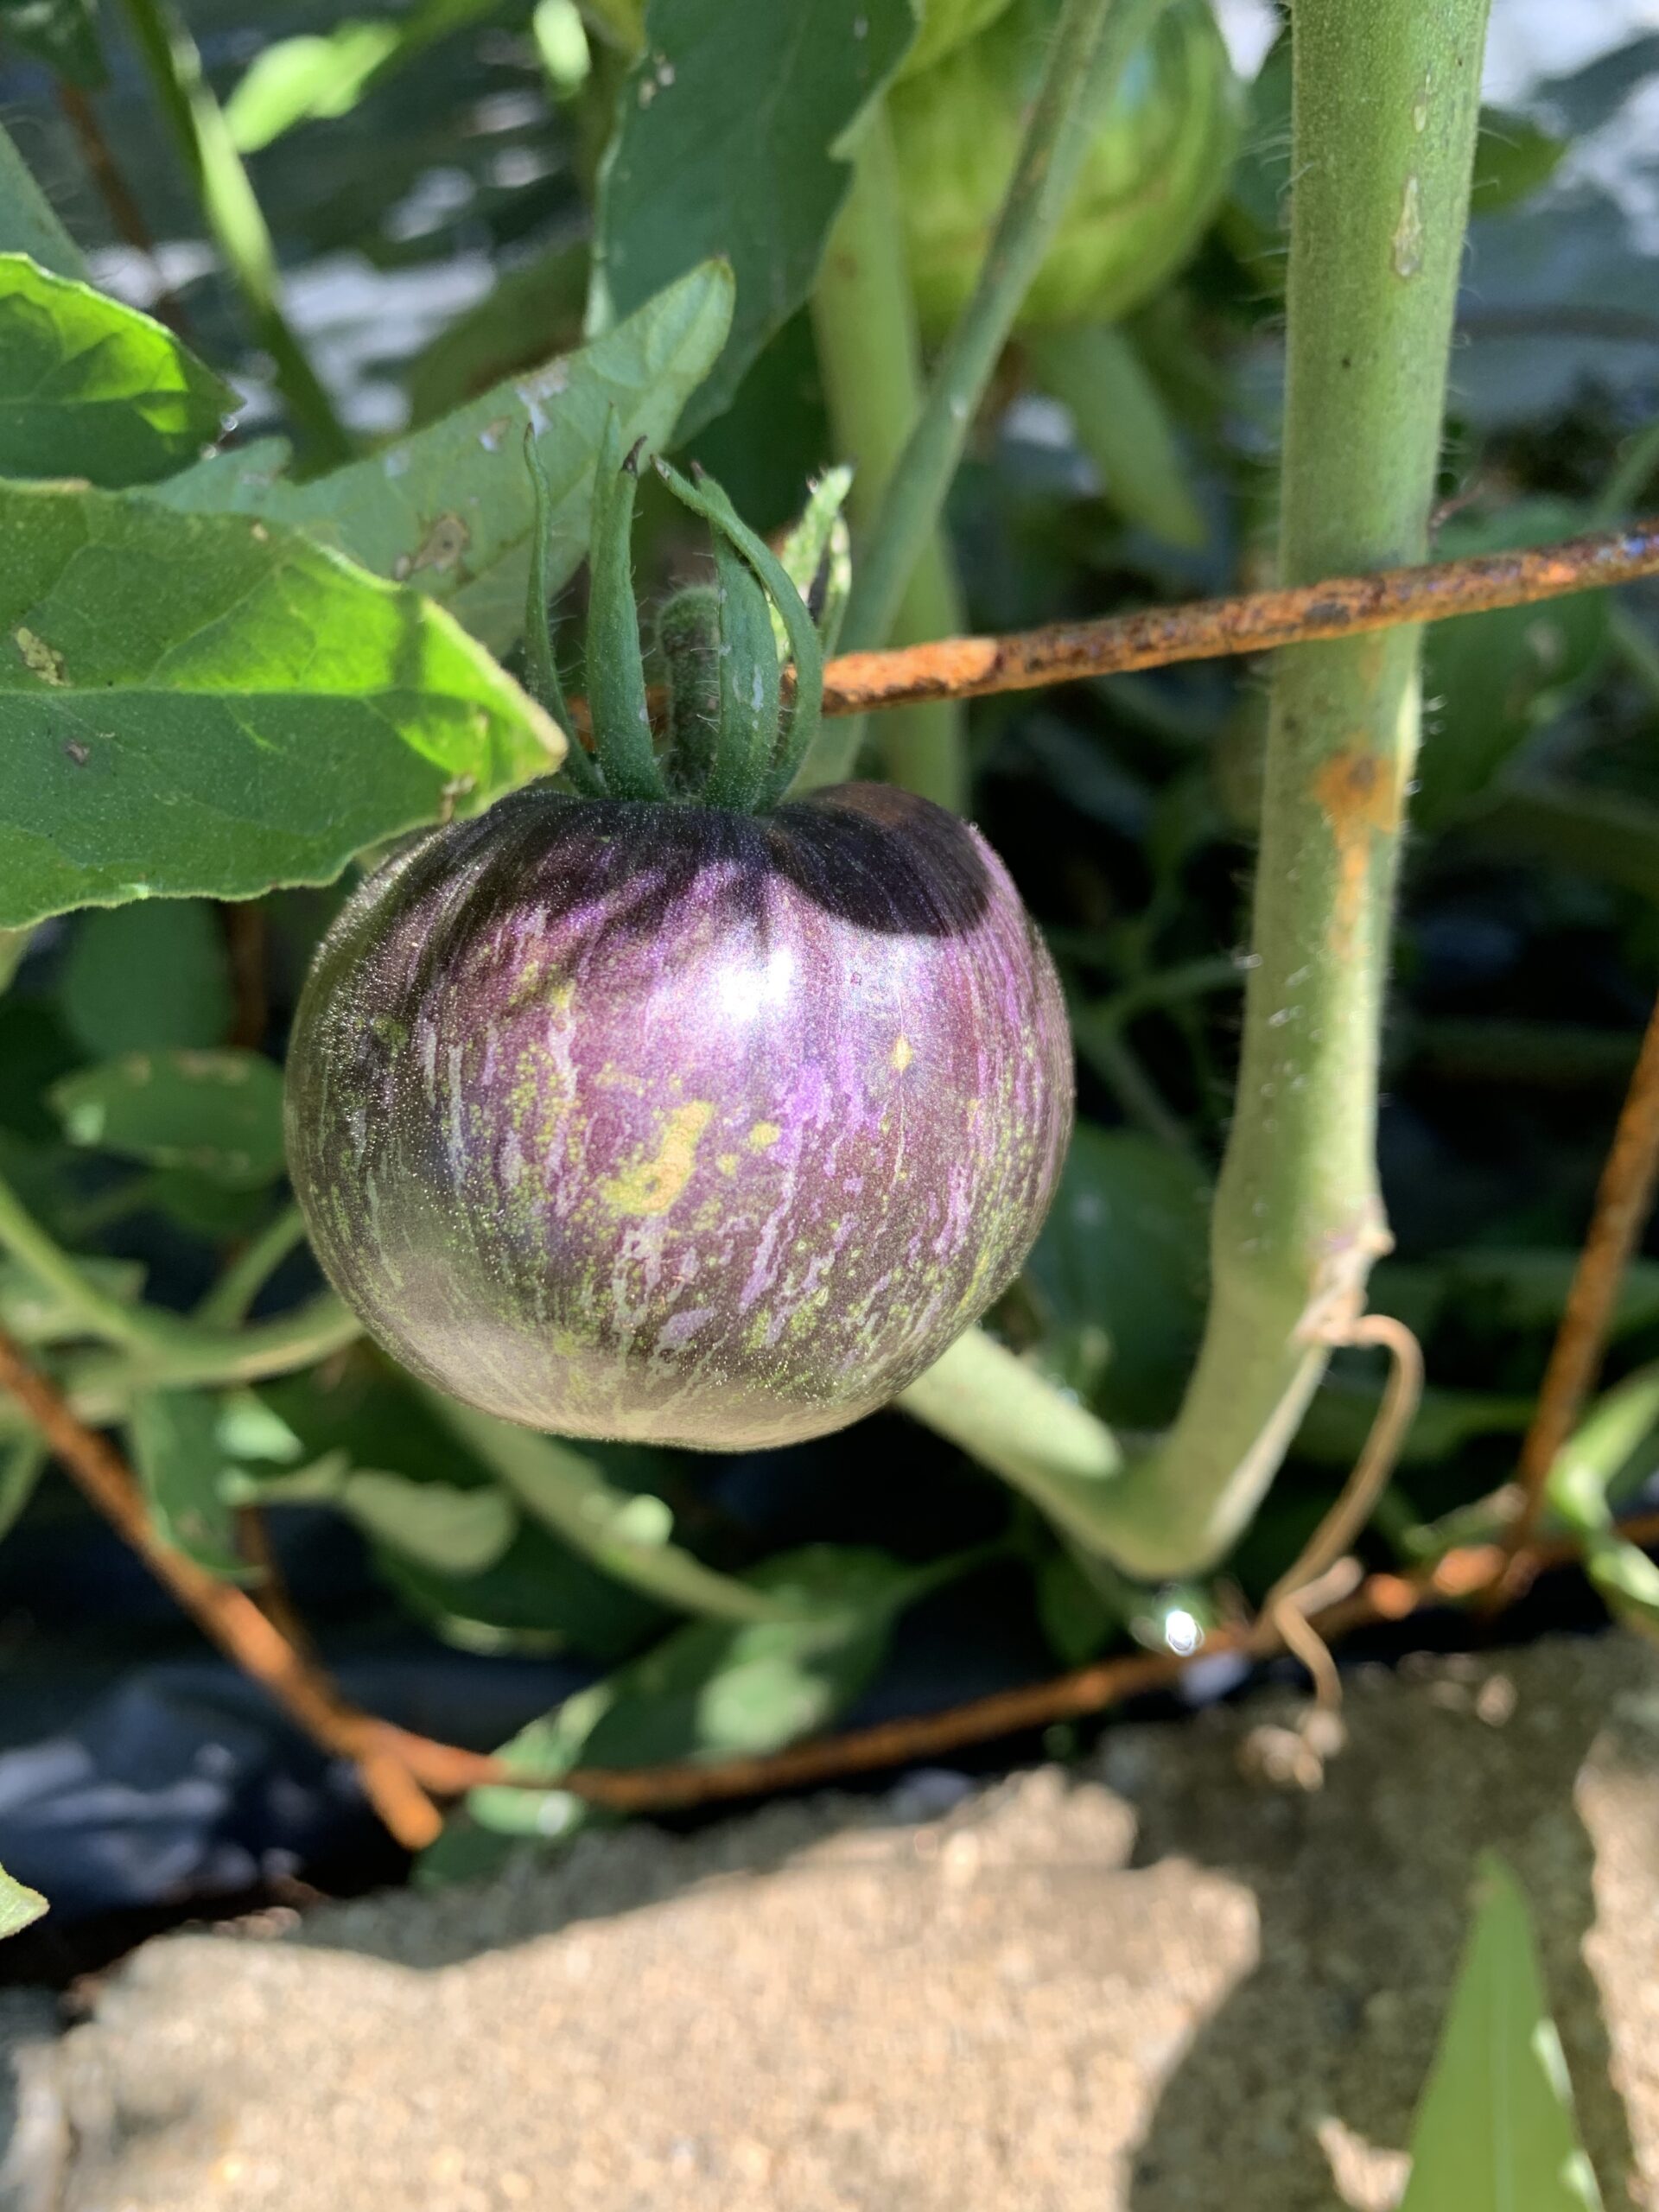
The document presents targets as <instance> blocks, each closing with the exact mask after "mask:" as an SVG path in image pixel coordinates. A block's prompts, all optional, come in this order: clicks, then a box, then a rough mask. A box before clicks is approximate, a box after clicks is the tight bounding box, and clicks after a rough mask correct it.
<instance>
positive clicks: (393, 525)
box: [148, 262, 732, 652]
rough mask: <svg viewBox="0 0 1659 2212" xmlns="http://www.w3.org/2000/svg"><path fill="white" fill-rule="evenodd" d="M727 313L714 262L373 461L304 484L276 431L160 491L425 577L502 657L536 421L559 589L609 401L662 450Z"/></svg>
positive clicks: (173, 499)
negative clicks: (527, 448)
mask: <svg viewBox="0 0 1659 2212" xmlns="http://www.w3.org/2000/svg"><path fill="white" fill-rule="evenodd" d="M682 266H683V264H682ZM731 312H732V277H731V271H730V270H728V269H726V268H723V267H721V265H720V264H718V263H712V262H709V263H705V264H703V265H702V267H701V268H698V269H693V270H691V271H690V274H689V275H687V276H683V277H681V278H680V281H679V282H678V283H676V284H671V285H670V286H669V287H668V288H667V289H665V290H664V291H662V292H660V293H658V296H656V297H655V298H654V299H652V300H651V301H650V302H648V303H647V304H645V306H643V307H642V308H640V310H639V313H638V314H637V315H631V316H630V317H629V318H628V320H627V321H626V322H623V323H619V324H618V326H617V327H616V328H615V329H614V330H612V331H610V332H608V333H607V334H606V335H605V336H604V337H603V338H599V339H596V340H594V342H593V344H592V345H589V346H584V347H583V348H582V351H581V352H580V353H571V354H568V355H564V356H563V357H561V358H559V359H555V360H551V361H546V362H543V364H542V365H541V366H540V367H538V368H535V369H531V370H530V371H528V372H525V373H524V375H522V376H518V377H516V378H508V380H507V381H506V382H505V384H499V385H495V386H494V387H493V390H491V391H486V392H485V393H483V394H482V395H481V396H480V397H479V398H477V399H474V400H471V401H469V402H468V403H467V405H466V406H464V407H459V408H457V409H456V410H454V413H453V414H450V415H445V416H442V417H441V419H440V420H439V421H437V422H435V423H429V424H428V425H427V426H426V428H425V429H420V430H416V431H412V432H411V433H410V435H408V436H407V437H403V438H399V439H397V440H395V441H394V442H393V443H391V445H389V446H386V447H385V448H383V449H382V450H381V451H380V452H378V453H377V454H374V455H373V456H372V458H371V459H369V460H367V461H353V462H352V463H351V464H350V465H349V466H348V467H345V468H337V469H335V470H334V471H333V473H332V474H329V475H327V476H320V477H317V478H315V479H314V480H312V481H311V482H309V483H307V484H295V483H293V482H291V481H290V480H289V478H288V477H287V476H286V475H285V474H283V469H284V466H285V464H286V461H287V448H286V447H285V446H284V445H283V443H282V442H281V441H280V440H278V439H264V440H261V441H260V442H258V443H257V444H256V445H251V446H245V447H241V448H238V449H237V450H235V451H233V452H228V453H224V454H216V455H215V456H214V457H213V459H212V460H211V461H202V462H200V463H199V464H198V466H197V467H194V468H192V469H187V470H186V471H185V472H184V474H181V475H179V476H175V477H174V478H172V479H171V480H169V481H168V483H166V484H162V485H158V486H156V488H155V490H154V491H153V492H151V493H149V495H148V496H149V498H151V499H157V500H164V501H165V502H166V503H167V505H168V506H170V507H174V508H177V509H182V510H185V511H187V512H191V513H195V514H200V513H207V512H214V511H223V510H225V509H226V508H228V509H232V510H233V511H234V512H237V513H238V514H249V515H260V516H264V517H265V518H268V519H270V520H273V521H277V522H284V523H292V524H297V525H298V526H299V527H300V528H302V529H303V530H305V531H308V532H309V533H310V534H311V535H312V536H313V537H317V538H320V539H321V540H324V541H325V542H327V543H329V544H332V545H335V546H338V547H339V548H340V550H342V551H344V552H346V553H348V554H350V556H352V558H353V560H354V561H360V562H361V563H362V564H363V566H364V567H365V569H373V571H374V572H375V574H376V575H382V576H392V577H395V578H397V580H398V581H399V582H402V581H404V579H407V580H408V581H409V582H411V583H414V584H417V585H418V586H419V587H420V588H421V590H422V591H423V592H424V593H425V594H427V596H428V597H429V599H435V600H441V601H442V602H443V603H444V605H445V606H447V607H449V608H450V610H451V611H452V612H453V613H454V614H455V616H456V617H457V618H458V620H461V622H462V623H464V624H465V625H466V626H467V629H468V630H470V631H471V632H472V633H473V635H474V637H476V638H480V639H483V641H484V642H485V644H486V645H489V646H490V647H491V648H492V649H493V650H494V651H496V652H501V651H504V650H505V648H506V647H507V646H508V645H512V642H513V640H514V639H516V638H517V637H518V634H519V632H521V630H522V629H523V627H524V585H525V582H526V580H527V578H528V576H529V574H530V540H531V529H532V527H533V525H534V522H535V512H536V511H535V499H534V493H533V492H532V489H531V480H530V474H529V471H528V470H527V469H526V468H525V467H524V429H525V426H526V424H528V425H529V426H530V428H531V429H532V430H533V431H534V432H535V435H536V441H537V449H538V450H539V452H540V454H541V456H542V461H543V465H544V467H545V468H546V470H547V475H548V480H549V482H550V485H551V486H552V493H553V497H552V503H551V504H552V512H551V516H550V538H549V546H548V564H547V565H548V589H549V591H550V592H552V591H556V590H557V589H558V588H560V586H561V585H563V584H564V583H565V582H568V581H569V578H570V576H571V575H574V573H575V569H576V567H577V565H578V563H580V562H581V560H582V556H584V554H585V553H586V552H587V550H588V520H589V511H590V509H591V507H592V504H593V486H594V461H595V460H596V458H597V457H598V454H599V443H600V439H601V436H602V435H603V433H604V429H605V418H606V415H607V410H609V409H610V408H612V407H614V408H615V409H616V410H617V412H618V415H619V416H620V419H621V424H622V436H623V442H624V443H625V444H629V445H631V444H632V442H633V441H634V440H635V439H636V438H640V437H643V438H645V439H647V440H648V441H649V442H650V443H651V444H652V446H653V447H659V446H661V445H663V444H664V442H666V441H667V439H668V437H669V435H671V432H672V430H673V429H674V425H675V423H676V421H677V418H678V416H679V413H680V410H681V409H682V408H683V406H684V404H685V402H686V399H687V397H688V396H689V395H690V393H691V392H692V391H695V390H696V387H697V385H699V384H701V383H702V378H703V377H704V376H705V375H706V374H707V372H708V370H709V364H710V363H711V362H712V361H713V360H714V359H715V356H716V355H717V354H718V353H719V352H720V349H721V344H722V343H723V341H724V340H725V336H726V332H727V328H728V324H729V322H730V319H731Z"/></svg>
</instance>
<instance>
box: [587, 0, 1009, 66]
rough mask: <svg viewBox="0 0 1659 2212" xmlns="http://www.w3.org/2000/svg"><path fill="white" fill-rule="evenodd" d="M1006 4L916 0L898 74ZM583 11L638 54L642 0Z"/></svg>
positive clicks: (605, 1)
mask: <svg viewBox="0 0 1659 2212" xmlns="http://www.w3.org/2000/svg"><path fill="white" fill-rule="evenodd" d="M1007 4H1008V0H918V7H917V13H918V15H919V16H920V17H921V19H922V22H921V29H919V30H918V33H917V34H916V43H915V44H914V46H912V48H911V49H910V52H909V53H908V54H906V56H905V60H904V64H903V67H901V69H900V71H899V74H900V75H901V76H906V77H907V76H909V75H910V74H911V73H912V72H913V71H915V70H918V69H929V68H931V67H932V66H933V64H934V63H935V62H936V61H938V60H939V59H940V57H941V56H942V55H944V54H949V53H950V49H951V48H952V47H955V46H960V45H961V43H962V41H963V39H966V38H971V37H972V36H973V35H974V34H975V32H976V31H982V30H983V29H984V28H985V26H986V25H987V24H988V22H992V21H993V20H994V19H995V17H996V16H1000V15H1001V13H1002V10H1004V9H1005V8H1006V7H1007ZM582 13H583V15H584V16H587V18H588V22H590V23H592V25H593V26H594V29H595V30H597V31H599V32H601V34H602V35H604V36H605V37H606V38H607V39H609V41H611V43H612V45H613V46H619V47H620V48H621V49H622V51H623V53H624V54H638V52H639V48H640V47H641V46H642V45H643V44H644V42H645V0H582Z"/></svg>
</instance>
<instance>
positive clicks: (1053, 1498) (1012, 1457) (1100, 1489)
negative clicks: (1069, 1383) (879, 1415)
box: [898, 1329, 1123, 1551]
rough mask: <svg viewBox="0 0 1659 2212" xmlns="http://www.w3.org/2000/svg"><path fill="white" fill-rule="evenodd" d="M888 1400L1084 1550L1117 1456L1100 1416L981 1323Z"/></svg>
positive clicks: (1116, 1469) (1118, 1473) (1116, 1476)
mask: <svg viewBox="0 0 1659 2212" xmlns="http://www.w3.org/2000/svg"><path fill="white" fill-rule="evenodd" d="M898 1402H899V1405H901V1406H902V1407H903V1408H904V1409H905V1411H906V1413H907V1414H912V1415H913V1416H914V1418H915V1419H916V1420H918V1421H922V1422H924V1423H925V1425H926V1426H927V1427H929V1428H931V1429H934V1430H936V1431H937V1432H938V1434H939V1435H941V1436H947V1437H949V1438H950V1440H951V1442H952V1443H953V1444H957V1445H960V1446H961V1447H962V1449H963V1451H964V1452H968V1453H969V1455H970V1457H972V1458H973V1459H977V1460H978V1461H979V1462H980V1464H981V1465H982V1466H986V1467H989V1468H990V1469H991V1470H992V1471H993V1472H994V1473H996V1474H999V1475H1001V1478H1002V1479H1003V1480H1004V1482H1006V1483H1009V1484H1012V1485H1013V1487H1014V1489H1015V1490H1018V1491H1023V1492H1024V1494H1025V1495H1026V1496H1027V1497H1028V1498H1030V1499H1031V1501H1032V1503H1033V1504H1034V1505H1036V1506H1039V1508H1040V1509H1041V1510H1042V1511H1043V1512H1044V1513H1045V1514H1046V1515H1047V1516H1048V1518H1049V1519H1050V1520H1051V1521H1052V1522H1054V1523H1055V1525H1056V1526H1057V1527H1058V1528H1060V1529H1065V1531H1066V1533H1067V1534H1068V1535H1071V1536H1073V1537H1075V1538H1076V1539H1077V1541H1079V1542H1081V1543H1083V1544H1084V1545H1085V1546H1086V1547H1087V1548H1089V1549H1090V1550H1092V1551H1097V1550H1098V1549H1099V1546H1098V1544H1097V1543H1096V1541H1095V1532H1096V1529H1097V1528H1098V1526H1099V1522H1100V1516H1101V1514H1102V1511H1103V1510H1104V1509H1105V1508H1106V1505H1107V1501H1108V1500H1109V1497H1110V1494H1111V1491H1112V1489H1113V1487H1114V1486H1115V1485H1116V1484H1117V1483H1118V1482H1120V1481H1121V1480H1122V1472H1123V1458H1122V1452H1120V1451H1119V1450H1118V1447H1117V1442H1116V1439H1115V1437H1114V1436H1113V1434H1112V1432H1111V1431H1110V1429H1109V1428H1108V1427H1106V1425H1105V1423H1104V1422H1103V1421H1097V1420H1096V1418H1095V1416H1094V1414H1091V1413H1090V1411H1089V1409H1088V1408H1087V1407H1086V1406H1082V1405H1079V1404H1078V1403H1077V1400H1076V1399H1075V1398H1071V1397H1068V1396H1067V1395H1066V1394H1065V1392H1064V1391H1063V1390H1060V1389H1057V1388H1056V1387H1055V1385H1054V1384H1053V1383H1050V1382H1048V1381H1046V1379H1045V1378H1044V1377H1043V1376H1040V1375H1039V1374H1038V1373H1037V1371H1036V1370H1035V1369H1033V1368H1031V1367H1028V1366H1027V1364H1026V1363H1025V1362H1024V1361H1023V1360H1022V1359H1020V1358H1018V1357H1016V1356H1015V1355H1014V1353H1013V1352H1011V1351H1008V1349H1007V1346H1006V1345H1004V1344H999V1343H998V1342H997V1341H996V1339H995V1337H991V1336H988V1335H987V1334H986V1332H985V1331H984V1330H983V1329H969V1331H968V1332H967V1334H966V1335H965V1336H962V1337H958V1338H957V1341H956V1343H955V1344H952V1345H951V1347H950V1351H947V1352H946V1353H945V1354H944V1357H942V1358H940V1359H937V1360H935V1361H934V1363H933V1364H932V1366H931V1367H930V1368H929V1369H928V1370H927V1372H926V1373H925V1375H922V1376H918V1378H917V1380H916V1381H915V1382H914V1383H912V1384H911V1386H910V1388H909V1389H907V1390H905V1391H902V1392H900V1394H899V1400H898Z"/></svg>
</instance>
